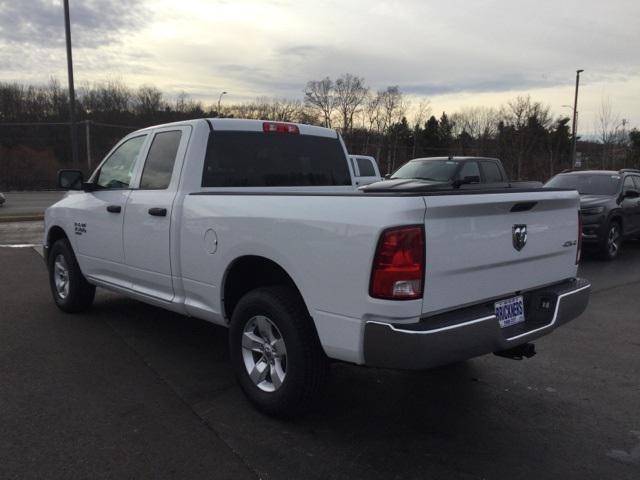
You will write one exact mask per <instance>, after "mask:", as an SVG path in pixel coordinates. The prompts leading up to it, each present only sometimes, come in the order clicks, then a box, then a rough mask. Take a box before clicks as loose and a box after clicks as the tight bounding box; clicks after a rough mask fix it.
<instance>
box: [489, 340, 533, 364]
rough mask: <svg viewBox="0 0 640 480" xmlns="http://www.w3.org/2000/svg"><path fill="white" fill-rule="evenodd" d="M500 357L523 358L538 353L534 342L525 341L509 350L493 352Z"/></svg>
mask: <svg viewBox="0 0 640 480" xmlns="http://www.w3.org/2000/svg"><path fill="white" fill-rule="evenodd" d="M493 354H494V355H497V356H498V357H505V358H511V359H512V360H522V359H523V358H525V357H526V358H531V357H533V356H534V355H535V354H536V346H535V345H534V344H533V343H523V344H522V345H518V346H516V347H513V348H509V349H507V350H500V351H499V352H493Z"/></svg>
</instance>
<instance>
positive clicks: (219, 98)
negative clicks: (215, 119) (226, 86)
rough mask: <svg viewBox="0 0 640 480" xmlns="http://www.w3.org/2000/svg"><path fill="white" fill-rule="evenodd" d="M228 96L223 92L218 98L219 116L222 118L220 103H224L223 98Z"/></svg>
mask: <svg viewBox="0 0 640 480" xmlns="http://www.w3.org/2000/svg"><path fill="white" fill-rule="evenodd" d="M226 94H227V92H222V93H221V94H220V96H219V97H218V116H220V102H221V101H222V96H223V95H226Z"/></svg>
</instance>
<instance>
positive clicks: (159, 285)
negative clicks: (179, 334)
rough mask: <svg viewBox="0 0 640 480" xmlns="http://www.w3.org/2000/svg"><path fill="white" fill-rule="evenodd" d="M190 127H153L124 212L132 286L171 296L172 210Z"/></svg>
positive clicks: (153, 294) (158, 296) (164, 297)
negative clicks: (142, 162)
mask: <svg viewBox="0 0 640 480" xmlns="http://www.w3.org/2000/svg"><path fill="white" fill-rule="evenodd" d="M190 133H191V128H190V127H186V126H185V127H166V128H160V129H156V130H154V131H153V133H152V137H151V140H150V146H149V149H148V152H147V155H146V158H145V160H144V164H143V167H142V168H141V169H140V171H139V174H138V177H139V178H138V179H137V181H136V183H137V188H134V189H132V191H131V193H130V194H129V197H128V199H127V210H126V214H125V216H124V256H125V264H126V266H127V269H128V276H129V278H130V279H131V282H132V288H133V290H134V291H136V292H138V293H142V294H144V295H147V296H149V297H153V298H156V299H159V300H163V301H166V302H170V301H171V300H172V299H173V297H174V291H173V285H172V278H171V275H172V262H171V236H172V232H171V224H172V221H173V220H172V213H173V205H174V200H175V198H176V193H177V190H178V183H179V180H180V172H181V170H182V162H183V159H184V156H185V153H186V149H187V143H188V141H189V135H190Z"/></svg>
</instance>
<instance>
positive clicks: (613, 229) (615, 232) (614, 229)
mask: <svg viewBox="0 0 640 480" xmlns="http://www.w3.org/2000/svg"><path fill="white" fill-rule="evenodd" d="M621 246H622V228H621V227H620V223H618V222H616V221H613V222H609V225H608V227H607V231H606V234H605V237H604V239H603V242H602V245H601V247H600V253H601V255H602V258H604V259H605V260H615V259H616V258H617V257H618V255H619V254H620V247H621Z"/></svg>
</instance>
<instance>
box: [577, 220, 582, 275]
mask: <svg viewBox="0 0 640 480" xmlns="http://www.w3.org/2000/svg"><path fill="white" fill-rule="evenodd" d="M581 255H582V215H580V211H579V210H578V248H577V249H576V265H578V263H580V256H581Z"/></svg>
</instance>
